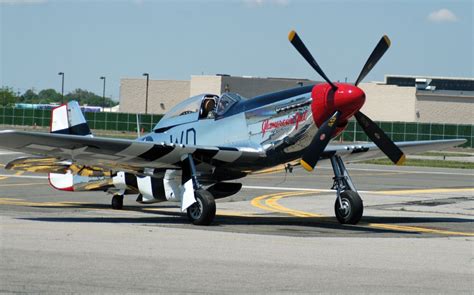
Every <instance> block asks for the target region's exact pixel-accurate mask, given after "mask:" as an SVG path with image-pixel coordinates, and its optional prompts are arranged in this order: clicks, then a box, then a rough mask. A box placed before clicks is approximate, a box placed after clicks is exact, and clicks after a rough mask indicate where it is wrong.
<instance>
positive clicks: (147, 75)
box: [143, 73, 150, 115]
mask: <svg viewBox="0 0 474 295" xmlns="http://www.w3.org/2000/svg"><path fill="white" fill-rule="evenodd" d="M143 76H146V94H145V115H146V114H148V84H149V83H150V74H148V73H143Z"/></svg>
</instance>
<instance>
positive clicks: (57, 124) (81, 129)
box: [50, 101, 92, 136]
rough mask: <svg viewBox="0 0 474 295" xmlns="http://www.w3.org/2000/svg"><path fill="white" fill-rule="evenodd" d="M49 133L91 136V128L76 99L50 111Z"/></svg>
mask: <svg viewBox="0 0 474 295" xmlns="http://www.w3.org/2000/svg"><path fill="white" fill-rule="evenodd" d="M50 132H51V133H59V134H71V135H84V136H87V135H89V136H91V135H92V133H91V130H90V129H89V125H87V122H86V119H85V118H84V115H83V114H82V111H81V108H80V107H79V104H78V103H77V101H70V102H68V103H67V104H63V105H61V106H59V107H57V108H54V109H53V111H52V112H51V128H50Z"/></svg>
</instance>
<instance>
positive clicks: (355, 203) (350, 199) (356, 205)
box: [330, 155, 364, 224]
mask: <svg viewBox="0 0 474 295" xmlns="http://www.w3.org/2000/svg"><path fill="white" fill-rule="evenodd" d="M330 159H331V164H332V169H333V171H334V177H333V179H334V184H333V185H332V189H334V190H336V194H337V199H336V203H335V204H334V211H335V213H336V218H337V220H338V221H339V222H340V223H341V224H357V223H358V222H359V221H360V219H361V218H362V214H363V212H364V205H363V203H362V199H361V198H360V196H359V194H358V193H357V189H356V188H355V186H354V184H353V183H352V180H351V177H350V176H349V172H347V169H346V167H345V166H344V162H343V161H342V159H341V157H339V156H338V155H333V156H331V158H330Z"/></svg>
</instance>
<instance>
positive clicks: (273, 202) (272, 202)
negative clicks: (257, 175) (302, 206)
mask: <svg viewBox="0 0 474 295" xmlns="http://www.w3.org/2000/svg"><path fill="white" fill-rule="evenodd" d="M310 193H313V192H305V193H298V194H291V195H277V196H273V197H271V198H268V199H266V200H265V204H266V205H267V206H268V207H270V208H273V209H275V210H277V211H280V212H285V213H287V214H290V215H293V216H297V217H323V215H320V214H313V213H309V212H304V211H300V210H293V209H289V208H287V207H284V206H282V205H280V204H279V203H278V200H280V199H281V198H287V197H290V196H291V197H293V196H300V195H307V194H310Z"/></svg>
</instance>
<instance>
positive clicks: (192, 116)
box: [153, 93, 242, 130]
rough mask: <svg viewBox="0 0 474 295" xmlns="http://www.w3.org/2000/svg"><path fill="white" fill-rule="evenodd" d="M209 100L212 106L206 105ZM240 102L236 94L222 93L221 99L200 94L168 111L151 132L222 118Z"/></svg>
mask: <svg viewBox="0 0 474 295" xmlns="http://www.w3.org/2000/svg"><path fill="white" fill-rule="evenodd" d="M209 100H211V101H212V104H208V101H209ZM240 100H242V97H241V96H240V95H238V94H236V93H224V94H223V95H222V96H221V97H219V96H217V95H215V94H200V95H196V96H193V97H190V98H188V99H186V100H184V101H182V102H180V103H179V104H177V105H176V106H174V107H173V108H172V109H171V110H169V111H168V112H167V113H166V115H165V116H164V117H163V118H162V119H161V120H160V122H158V124H156V126H155V128H153V130H157V129H162V128H167V127H172V126H176V125H181V124H184V123H190V122H194V121H197V120H199V119H209V118H214V117H222V116H223V115H224V114H225V113H226V112H227V111H228V110H229V109H230V108H231V107H232V106H233V105H235V104H236V103H237V102H239V101H240ZM209 105H211V106H212V110H209V109H207V108H208V107H209ZM214 106H215V107H214Z"/></svg>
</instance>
